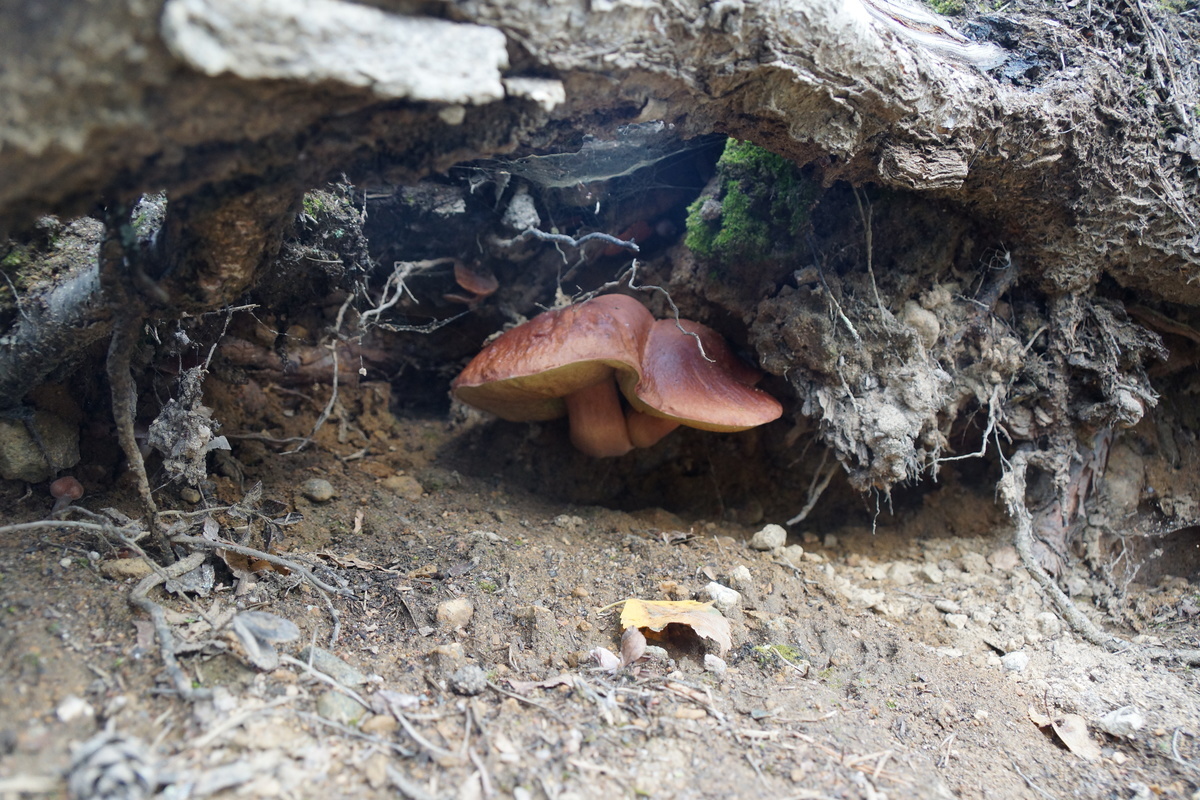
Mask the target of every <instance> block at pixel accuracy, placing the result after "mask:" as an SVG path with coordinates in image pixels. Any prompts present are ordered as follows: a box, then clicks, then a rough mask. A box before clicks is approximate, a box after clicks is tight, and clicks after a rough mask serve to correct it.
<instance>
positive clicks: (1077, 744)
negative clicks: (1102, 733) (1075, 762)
mask: <svg viewBox="0 0 1200 800" xmlns="http://www.w3.org/2000/svg"><path fill="white" fill-rule="evenodd" d="M1050 724H1051V725H1053V726H1054V732H1055V733H1056V734H1058V738H1059V739H1062V743H1063V744H1065V745H1066V746H1067V749H1068V750H1070V751H1071V752H1072V753H1074V754H1075V755H1077V756H1079V757H1080V758H1082V759H1084V760H1086V761H1095V760H1096V759H1098V758H1099V757H1100V745H1098V744H1096V740H1095V739H1093V738H1092V737H1091V736H1089V735H1088V729H1087V722H1086V721H1085V720H1084V718H1083V717H1081V716H1079V715H1078V714H1061V715H1059V716H1058V717H1055V718H1054V719H1053V720H1052V721H1051V723H1050Z"/></svg>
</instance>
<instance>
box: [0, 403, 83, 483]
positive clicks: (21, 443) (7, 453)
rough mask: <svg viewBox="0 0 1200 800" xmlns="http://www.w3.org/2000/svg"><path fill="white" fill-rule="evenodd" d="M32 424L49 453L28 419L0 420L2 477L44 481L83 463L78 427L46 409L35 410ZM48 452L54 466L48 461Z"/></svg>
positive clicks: (31, 481)
mask: <svg viewBox="0 0 1200 800" xmlns="http://www.w3.org/2000/svg"><path fill="white" fill-rule="evenodd" d="M32 424H33V429H34V430H36V431H37V432H38V435H39V436H41V438H42V444H43V445H45V447H46V451H45V453H43V452H42V448H41V447H39V446H38V445H37V443H36V442H35V441H34V440H33V437H32V436H30V435H29V430H28V429H27V428H26V427H25V423H24V422H22V421H20V420H14V419H0V478H3V479H4V480H7V481H25V482H26V483H40V482H41V481H44V480H49V479H50V478H52V477H54V473H56V472H58V471H59V470H63V469H68V468H70V467H73V466H75V465H76V464H78V463H79V428H78V427H77V426H75V425H72V424H71V423H69V422H67V421H66V420H64V419H62V418H61V417H58V416H56V415H54V414H50V413H48V412H45V411H37V412H34V415H33V423H32ZM47 455H49V456H50V461H51V462H53V468H51V465H50V464H47V463H46V456H47Z"/></svg>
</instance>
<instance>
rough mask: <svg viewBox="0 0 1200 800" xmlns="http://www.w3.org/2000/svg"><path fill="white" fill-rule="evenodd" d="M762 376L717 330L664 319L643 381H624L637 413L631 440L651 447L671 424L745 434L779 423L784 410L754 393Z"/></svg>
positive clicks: (648, 351)
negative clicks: (740, 357) (745, 431)
mask: <svg viewBox="0 0 1200 800" xmlns="http://www.w3.org/2000/svg"><path fill="white" fill-rule="evenodd" d="M681 328H682V330H681ZM700 345H703V348H704V351H703V353H701V349H700ZM705 356H707V358H705ZM761 377H762V373H760V372H759V371H758V370H756V369H754V368H753V367H751V366H749V365H747V364H745V363H743V362H742V361H741V360H740V359H739V358H738V357H737V356H736V355H734V353H733V351H732V350H730V349H729V345H728V344H727V343H726V342H725V338H724V337H723V336H721V335H720V334H719V333H717V332H716V331H714V330H713V329H712V328H709V327H708V326H706V325H701V324H700V323H698V322H692V321H691V320H680V321H679V323H678V324H676V322H675V320H667V319H663V320H658V321H657V322H655V323H654V326H653V327H652V328H651V329H650V335H649V337H648V338H647V340H646V347H645V350H644V351H643V353H642V375H641V379H640V380H637V381H635V380H633V379H632V377H631V376H627V375H622V376H619V380H620V382H621V389H622V391H623V392H624V393H625V397H626V398H627V399H628V400H629V403H630V405H632V406H633V409H634V412H635V413H631V414H630V421H629V429H630V436H631V438H632V439H633V441H634V444H635V445H637V446H638V447H648V446H649V445H650V444H653V443H654V441H657V439H658V438H661V437H662V436H665V435H666V434H667V433H669V432H670V430H671V427H672V426H671V423H675V424H678V425H686V426H688V427H690V428H700V429H701V430H706V431H743V430H746V429H748V428H753V427H755V426H757V425H762V424H764V423H767V422H771V421H772V420H775V419H778V418H779V416H780V415H781V414H782V413H783V406H781V405H780V404H779V401H778V400H776V399H775V398H774V397H771V395H769V394H767V393H766V392H764V391H762V390H760V389H755V388H754V384H755V383H757V382H758V380H759V379H760V378H761ZM640 415H647V416H648V417H654V418H657V419H651V420H647V419H641V418H640ZM643 431H644V432H643Z"/></svg>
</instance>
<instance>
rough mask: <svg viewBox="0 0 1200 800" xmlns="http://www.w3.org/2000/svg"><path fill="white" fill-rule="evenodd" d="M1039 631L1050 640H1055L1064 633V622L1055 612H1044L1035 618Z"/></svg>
mask: <svg viewBox="0 0 1200 800" xmlns="http://www.w3.org/2000/svg"><path fill="white" fill-rule="evenodd" d="M1034 620H1035V621H1036V622H1037V627H1038V631H1040V632H1041V634H1042V635H1043V636H1045V637H1046V638H1048V639H1053V638H1054V637H1055V636H1058V635H1059V634H1060V633H1062V620H1060V619H1059V618H1058V615H1057V614H1055V613H1054V612H1053V611H1043V612H1042V613H1040V614H1038V615H1037V616H1036V617H1034Z"/></svg>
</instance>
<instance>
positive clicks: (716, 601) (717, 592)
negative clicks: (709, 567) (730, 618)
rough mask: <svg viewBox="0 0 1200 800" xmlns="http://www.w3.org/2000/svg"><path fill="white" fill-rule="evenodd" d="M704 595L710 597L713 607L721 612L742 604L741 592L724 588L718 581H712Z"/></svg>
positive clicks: (705, 589)
mask: <svg viewBox="0 0 1200 800" xmlns="http://www.w3.org/2000/svg"><path fill="white" fill-rule="evenodd" d="M704 593H705V594H707V595H708V596H709V598H710V599H711V600H712V601H713V605H714V606H716V607H717V609H718V610H720V611H728V610H730V609H732V608H737V607H738V606H739V605H740V604H741V602H742V594H741V592H738V591H735V590H734V589H730V588H729V587H728V586H722V585H721V584H719V583H717V582H716V581H712V582H710V583H709V584H708V585H707V586H705V587H704Z"/></svg>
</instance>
